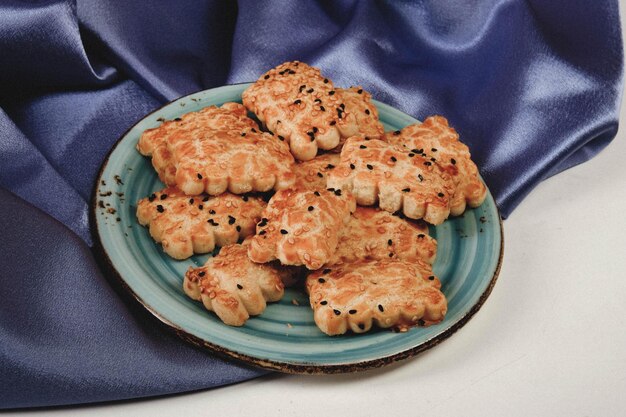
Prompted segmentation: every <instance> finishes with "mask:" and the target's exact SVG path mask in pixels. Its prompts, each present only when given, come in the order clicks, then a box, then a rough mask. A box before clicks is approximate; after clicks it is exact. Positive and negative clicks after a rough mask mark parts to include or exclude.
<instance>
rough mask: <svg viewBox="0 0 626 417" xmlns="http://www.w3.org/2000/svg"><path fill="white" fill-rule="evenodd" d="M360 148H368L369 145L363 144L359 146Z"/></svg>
mask: <svg viewBox="0 0 626 417" xmlns="http://www.w3.org/2000/svg"><path fill="white" fill-rule="evenodd" d="M359 148H360V149H367V146H365V145H361V146H359Z"/></svg>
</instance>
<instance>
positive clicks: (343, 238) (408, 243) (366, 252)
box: [326, 207, 437, 266]
mask: <svg viewBox="0 0 626 417" xmlns="http://www.w3.org/2000/svg"><path fill="white" fill-rule="evenodd" d="M436 255H437V241H436V240H435V239H433V238H432V237H431V236H429V235H428V225H426V224H425V223H424V222H422V221H408V220H405V219H403V218H402V216H401V215H393V214H391V213H389V212H386V211H384V210H379V209H376V208H371V207H357V209H356V211H355V212H354V213H352V216H351V217H350V221H349V222H348V225H347V226H346V227H345V228H344V229H343V231H342V233H341V235H340V237H339V244H338V245H337V250H336V251H335V253H334V254H333V256H332V257H331V259H330V260H329V261H328V262H327V263H326V265H327V266H328V265H337V264H342V263H351V262H356V261H359V260H365V259H374V260H376V259H379V260H383V259H401V260H405V261H409V262H410V261H417V260H421V261H423V262H425V263H428V264H432V263H433V262H434V261H435V257H436Z"/></svg>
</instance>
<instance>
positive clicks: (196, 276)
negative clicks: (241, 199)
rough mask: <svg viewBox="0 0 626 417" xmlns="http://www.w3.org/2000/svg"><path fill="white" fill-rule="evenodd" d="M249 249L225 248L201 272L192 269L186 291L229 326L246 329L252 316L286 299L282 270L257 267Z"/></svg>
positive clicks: (240, 246) (242, 245) (186, 280)
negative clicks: (269, 304)
mask: <svg viewBox="0 0 626 417" xmlns="http://www.w3.org/2000/svg"><path fill="white" fill-rule="evenodd" d="M247 251H248V250H247V245H246V244H245V243H244V244H233V245H227V246H224V247H223V248H222V249H221V250H220V253H219V254H218V255H217V256H214V257H212V258H209V260H208V261H207V262H206V264H205V265H204V266H202V267H200V268H189V270H188V271H187V272H186V273H185V278H184V281H183V289H184V291H185V293H186V294H187V295H188V296H189V297H191V298H192V299H194V300H197V301H202V304H204V307H205V308H206V309H207V310H209V311H213V312H214V313H215V314H217V316H218V317H219V318H220V320H222V321H223V322H224V323H226V324H228V325H229V326H243V325H244V323H245V322H246V320H248V318H249V317H250V316H257V315H259V314H261V313H262V312H263V311H264V310H265V307H266V305H267V303H268V302H272V301H278V300H280V299H281V298H282V297H283V295H284V285H283V282H282V275H284V274H289V272H288V271H287V270H285V269H281V267H280V266H275V265H270V264H257V263H254V262H252V261H250V260H249V259H248V254H247Z"/></svg>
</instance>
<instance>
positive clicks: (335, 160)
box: [294, 153, 340, 191]
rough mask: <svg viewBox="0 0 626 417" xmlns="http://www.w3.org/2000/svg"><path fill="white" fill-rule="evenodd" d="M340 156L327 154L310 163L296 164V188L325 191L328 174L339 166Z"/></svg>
mask: <svg viewBox="0 0 626 417" xmlns="http://www.w3.org/2000/svg"><path fill="white" fill-rule="evenodd" d="M339 160H340V157H339V154H336V153H325V154H322V155H318V156H316V157H315V158H314V159H311V160H310V161H304V162H296V165H295V166H294V173H295V174H296V183H295V186H294V188H297V189H301V190H312V191H315V190H325V189H326V177H327V176H328V172H329V171H331V170H332V169H334V168H335V167H336V166H337V165H338V164H339Z"/></svg>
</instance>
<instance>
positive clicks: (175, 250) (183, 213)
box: [137, 187, 267, 259]
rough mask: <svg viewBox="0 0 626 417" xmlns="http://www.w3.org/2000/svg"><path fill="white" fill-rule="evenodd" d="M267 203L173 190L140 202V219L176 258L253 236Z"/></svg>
mask: <svg viewBox="0 0 626 417" xmlns="http://www.w3.org/2000/svg"><path fill="white" fill-rule="evenodd" d="M266 205H267V204H266V203H265V201H263V200H262V199H260V198H258V197H248V196H240V195H234V194H230V193H224V194H221V195H219V196H217V197H211V196H208V195H203V196H202V195H201V196H195V197H190V196H187V195H185V194H184V193H183V192H181V191H180V190H178V189H177V188H174V187H170V188H166V189H164V190H162V191H158V192H156V193H153V194H152V195H151V196H150V197H147V198H144V199H141V200H140V201H139V202H138V203H137V220H138V221H139V223H140V224H141V225H142V226H149V227H150V235H151V236H152V238H153V239H154V240H155V241H156V242H157V243H161V245H162V246H163V251H164V252H165V253H167V254H168V255H169V256H171V257H172V258H174V259H185V258H188V257H190V256H191V255H193V254H194V253H207V252H210V251H212V250H213V249H215V246H224V245H228V244H232V243H236V242H237V241H238V240H239V239H244V238H245V237H247V236H250V235H253V234H254V232H255V227H256V223H257V222H258V221H259V219H260V218H261V213H262V212H263V209H264V208H265V206H266Z"/></svg>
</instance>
